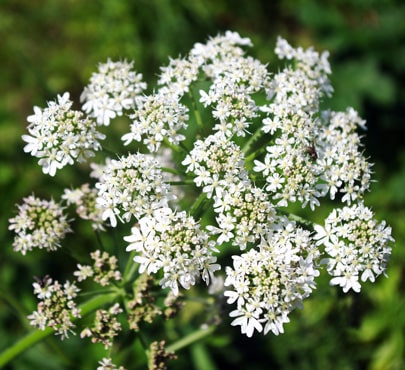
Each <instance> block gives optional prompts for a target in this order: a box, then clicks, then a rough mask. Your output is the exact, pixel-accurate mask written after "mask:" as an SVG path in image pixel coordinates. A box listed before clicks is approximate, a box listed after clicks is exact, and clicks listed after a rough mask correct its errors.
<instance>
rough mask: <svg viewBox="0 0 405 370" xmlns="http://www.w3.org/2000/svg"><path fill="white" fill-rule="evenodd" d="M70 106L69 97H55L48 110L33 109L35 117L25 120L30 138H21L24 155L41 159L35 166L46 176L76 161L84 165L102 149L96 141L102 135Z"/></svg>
mask: <svg viewBox="0 0 405 370" xmlns="http://www.w3.org/2000/svg"><path fill="white" fill-rule="evenodd" d="M72 104H73V102H72V101H71V100H70V99H69V93H64V94H63V95H62V96H60V95H58V101H57V102H54V101H51V102H49V103H48V108H45V109H43V110H42V109H41V108H39V107H34V113H35V114H33V115H31V116H29V117H28V118H27V121H28V122H29V125H28V127H27V129H28V133H29V135H23V136H22V139H23V140H24V141H25V142H27V143H28V144H27V145H26V146H25V147H24V151H25V152H27V153H28V152H30V153H31V155H32V156H34V157H37V158H40V160H39V161H38V164H39V165H40V166H42V171H43V172H44V173H45V174H49V175H51V176H54V175H55V173H56V170H59V169H61V168H63V167H65V166H66V165H68V164H70V165H72V164H74V161H75V160H77V161H78V162H84V161H86V160H87V159H88V158H90V157H93V156H94V151H97V150H100V149H101V145H100V143H99V140H103V139H104V138H105V135H104V134H102V133H100V132H98V131H97V130H96V128H97V125H96V123H95V122H93V120H91V119H90V118H88V117H84V114H83V112H80V111H75V110H72V109H71V108H72Z"/></svg>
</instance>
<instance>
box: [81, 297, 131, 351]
mask: <svg viewBox="0 0 405 370" xmlns="http://www.w3.org/2000/svg"><path fill="white" fill-rule="evenodd" d="M122 312H123V310H122V308H121V307H120V305H119V304H118V303H115V304H114V305H113V306H111V307H110V308H109V310H108V311H107V310H97V311H96V317H95V319H94V324H93V326H92V327H91V328H85V329H84V330H83V331H82V332H81V333H80V337H81V338H85V337H90V338H91V341H92V343H102V344H103V345H104V348H105V349H107V348H109V347H111V346H112V344H113V339H114V337H116V336H117V335H118V334H119V332H120V331H121V330H122V327H121V323H120V322H119V321H118V319H117V315H118V314H120V313H122Z"/></svg>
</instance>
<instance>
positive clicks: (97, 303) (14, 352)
mask: <svg viewBox="0 0 405 370" xmlns="http://www.w3.org/2000/svg"><path fill="white" fill-rule="evenodd" d="M116 297H117V294H116V293H111V294H104V295H100V296H97V297H95V298H93V299H91V300H89V301H87V302H86V303H84V304H82V305H81V306H80V309H81V316H82V317H83V316H86V315H88V314H89V313H90V312H92V311H94V310H95V309H97V308H99V307H101V306H103V305H104V304H106V303H109V302H111V301H112V300H114V298H116ZM77 319H78V318H72V321H73V322H74V321H77ZM53 333H54V330H53V329H52V328H49V327H47V328H46V329H45V330H35V331H32V332H31V333H28V334H27V335H26V336H25V337H24V338H22V339H20V340H19V341H18V342H17V343H15V344H13V345H12V346H11V347H9V348H7V349H6V350H5V351H3V352H2V353H1V354H0V368H2V367H3V366H4V365H6V364H7V363H9V362H10V361H11V360H13V359H14V358H15V357H17V356H18V355H20V354H21V353H23V352H24V351H26V350H27V349H29V348H31V347H32V346H34V345H35V344H37V343H39V342H40V341H41V340H43V339H45V338H46V337H48V336H49V335H51V334H53Z"/></svg>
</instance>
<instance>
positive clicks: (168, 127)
mask: <svg viewBox="0 0 405 370" xmlns="http://www.w3.org/2000/svg"><path fill="white" fill-rule="evenodd" d="M129 117H130V118H131V119H132V124H131V127H130V130H131V131H130V132H129V133H127V134H125V135H123V136H122V140H123V141H124V144H125V145H128V144H129V143H131V142H132V141H137V142H143V143H144V144H145V145H146V147H147V148H148V150H149V151H150V152H156V151H158V150H159V148H160V146H161V143H162V141H163V140H164V139H166V140H168V142H169V143H171V144H174V145H178V144H179V143H180V142H181V141H183V140H184V139H185V136H184V135H182V134H180V133H179V131H180V130H181V129H182V128H185V127H186V125H187V124H186V122H187V119H188V108H187V107H186V106H185V105H184V104H181V103H180V100H179V98H178V97H177V96H176V95H172V94H167V93H166V92H159V93H156V94H154V95H150V96H142V97H138V98H137V99H136V109H135V111H134V113H133V114H131V115H130V116H129Z"/></svg>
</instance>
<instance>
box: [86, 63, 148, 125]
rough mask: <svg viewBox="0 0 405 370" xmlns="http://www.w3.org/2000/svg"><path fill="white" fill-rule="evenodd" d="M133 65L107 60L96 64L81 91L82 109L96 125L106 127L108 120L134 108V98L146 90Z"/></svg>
mask: <svg viewBox="0 0 405 370" xmlns="http://www.w3.org/2000/svg"><path fill="white" fill-rule="evenodd" d="M133 64H134V63H133V62H131V63H128V62H126V61H120V62H113V61H111V60H110V59H109V60H108V61H107V62H106V63H101V64H100V65H99V67H98V72H97V73H93V74H92V76H91V78H90V84H89V85H88V86H86V87H85V88H84V90H83V92H82V94H81V96H80V100H81V101H82V102H84V104H83V110H84V111H85V112H86V113H88V114H90V116H91V117H94V118H96V120H97V123H98V124H99V125H105V126H108V125H109V124H110V120H111V119H113V118H115V117H116V116H122V114H123V111H128V110H129V109H133V108H135V98H136V97H137V96H138V95H140V94H141V93H142V92H143V91H144V90H145V89H146V83H145V82H142V75H141V74H140V73H136V72H135V71H134V70H132V68H133Z"/></svg>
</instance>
